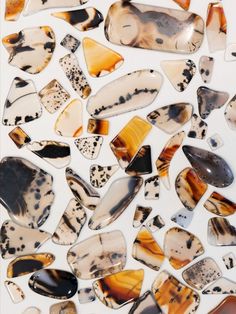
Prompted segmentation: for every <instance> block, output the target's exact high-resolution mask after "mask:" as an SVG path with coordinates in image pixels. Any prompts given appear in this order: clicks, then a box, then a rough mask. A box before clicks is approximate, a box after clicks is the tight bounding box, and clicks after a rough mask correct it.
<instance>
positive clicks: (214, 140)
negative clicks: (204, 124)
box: [207, 134, 224, 150]
mask: <svg viewBox="0 0 236 314" xmlns="http://www.w3.org/2000/svg"><path fill="white" fill-rule="evenodd" d="M207 143H208V145H209V146H210V149H211V150H216V149H218V148H220V147H222V146H223V145H224V142H223V140H222V138H221V136H220V135H219V134H214V135H212V136H211V137H209V138H208V139H207Z"/></svg>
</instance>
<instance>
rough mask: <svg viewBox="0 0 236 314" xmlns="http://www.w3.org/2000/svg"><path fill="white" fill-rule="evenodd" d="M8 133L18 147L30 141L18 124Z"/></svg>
mask: <svg viewBox="0 0 236 314" xmlns="http://www.w3.org/2000/svg"><path fill="white" fill-rule="evenodd" d="M8 135H9V137H10V138H11V140H12V141H13V142H14V143H15V144H16V146H17V147H18V148H22V147H24V146H25V145H26V144H28V143H29V142H30V141H31V138H30V137H29V135H28V134H27V133H25V131H24V130H22V128H21V127H19V126H17V127H16V128H14V129H13V130H12V131H11V132H10V133H9V134H8Z"/></svg>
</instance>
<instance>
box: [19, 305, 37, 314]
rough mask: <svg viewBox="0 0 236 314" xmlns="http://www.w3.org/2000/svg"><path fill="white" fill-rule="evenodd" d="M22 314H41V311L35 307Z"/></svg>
mask: <svg viewBox="0 0 236 314" xmlns="http://www.w3.org/2000/svg"><path fill="white" fill-rule="evenodd" d="M22 314H41V310H40V309H39V308H37V307H35V306H30V307H28V308H27V309H25V310H24V312H22Z"/></svg>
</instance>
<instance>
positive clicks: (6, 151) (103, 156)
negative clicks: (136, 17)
mask: <svg viewBox="0 0 236 314" xmlns="http://www.w3.org/2000/svg"><path fill="white" fill-rule="evenodd" d="M3 2H4V1H1V20H2V28H1V35H2V37H3V36H5V35H8V34H10V33H14V32H18V31H20V30H21V29H23V28H25V27H34V26H42V25H50V26H51V27H52V28H53V30H54V31H55V33H56V40H57V46H56V51H55V53H54V55H53V58H52V61H51V62H50V64H49V66H48V67H47V68H46V69H45V70H44V71H43V72H42V73H40V74H37V75H30V74H27V73H23V72H22V71H20V70H19V69H17V68H14V67H12V66H10V65H8V63H7V59H8V54H7V53H6V51H5V49H4V47H2V46H1V58H0V61H1V74H2V75H1V83H2V86H1V113H2V110H3V106H4V101H5V99H6V97H7V93H8V90H9V87H10V84H11V82H12V79H13V78H14V77H15V76H21V77H22V78H24V79H33V80H34V82H35V84H36V87H37V90H38V91H39V90H41V88H42V87H44V86H45V85H46V84H47V83H48V82H49V81H50V80H52V79H54V78H56V79H58V80H59V81H60V82H61V83H62V84H63V86H64V87H65V88H66V89H67V90H68V91H69V92H70V94H71V96H72V98H71V99H73V98H77V97H78V96H77V94H76V93H75V92H74V91H73V90H72V88H71V86H70V84H69V82H68V81H67V79H66V77H65V75H64V73H63V71H62V69H61V68H60V66H59V64H58V60H59V58H60V57H62V56H64V55H65V54H67V53H68V52H67V51H66V50H65V49H64V48H63V47H61V46H60V44H59V43H60V41H61V40H62V39H63V37H64V36H65V35H66V34H67V33H70V34H72V35H74V36H75V37H77V38H79V39H80V40H82V38H83V37H84V36H89V37H91V38H93V39H95V40H97V41H99V42H102V43H104V44H106V45H107V46H109V47H111V48H113V49H114V50H116V51H118V52H119V53H121V54H122V55H123V56H124V58H125V62H124V64H123V66H122V67H121V68H119V69H118V70H117V71H115V72H114V73H112V74H110V75H108V76H106V77H103V78H91V77H90V76H89V74H88V73H87V69H86V65H85V61H84V56H83V51H82V47H80V48H79V49H78V51H77V52H76V55H77V57H78V59H79V63H80V65H81V67H82V68H83V70H84V72H85V73H86V75H87V77H88V80H89V83H90V84H91V86H92V90H93V92H92V93H93V94H94V93H96V92H97V91H98V90H99V88H101V87H102V86H104V85H105V84H106V83H108V82H110V81H112V80H113V79H115V78H118V77H120V76H121V75H124V74H126V73H128V72H130V71H133V70H138V69H143V68H153V69H155V70H159V71H160V72H162V71H161V69H160V61H161V60H171V59H172V60H175V59H181V58H189V57H190V58H191V59H192V60H194V61H195V63H196V64H197V65H198V61H199V57H200V56H202V55H211V56H213V57H214V58H215V61H216V62H215V68H214V75H213V79H212V82H211V84H210V85H209V87H211V88H213V89H217V90H222V91H227V92H228V93H229V94H230V97H233V96H234V94H235V93H236V82H235V73H236V62H235V63H227V62H225V61H224V53H223V52H218V53H214V54H209V51H208V46H207V40H206V37H205V39H204V42H203V45H202V47H201V48H200V49H199V51H198V52H197V53H195V54H194V55H190V56H187V55H186V56H185V55H182V56H181V55H176V54H169V53H161V52H155V51H148V50H140V49H133V48H126V47H119V46H114V45H112V44H110V43H109V42H107V41H106V39H105V36H104V32H103V26H104V24H101V25H100V27H99V28H97V29H95V30H92V31H88V32H84V33H81V32H79V31H78V30H76V29H75V28H73V27H72V26H71V25H69V24H68V23H66V22H65V21H62V20H59V19H57V18H54V17H52V16H51V15H50V12H54V11H56V10H47V11H42V12H40V13H38V14H35V15H32V16H29V17H21V18H20V19H19V20H18V21H17V22H4V18H3V15H4V3H3ZM140 2H142V3H146V4H153V5H155V4H158V5H160V6H167V7H172V8H178V6H177V5H176V4H175V3H174V2H173V1H171V0H159V1H155V0H142V1H140ZM112 3H113V0H105V1H97V0H90V1H89V3H88V5H89V6H95V7H96V8H98V9H99V10H100V11H101V12H102V13H103V14H104V17H105V16H106V14H107V11H108V8H109V6H110V5H111V4H112ZM223 4H224V6H225V11H226V14H227V19H228V31H229V32H228V43H234V42H236V19H235V9H236V5H235V1H234V0H225V1H223ZM207 5H208V1H206V0H201V1H199V0H192V4H191V7H190V10H191V11H193V12H196V13H198V14H200V15H201V16H202V17H203V18H204V19H205V17H206V10H207ZM63 10H64V9H62V10H61V9H58V10H57V11H63ZM200 85H202V81H201V78H200V75H199V73H197V74H196V75H195V77H194V79H193V81H192V82H191V84H190V85H189V87H188V88H187V90H186V91H185V92H183V93H178V92H177V91H175V89H174V88H173V87H172V85H171V84H170V82H169V81H168V79H167V78H165V79H164V84H163V87H162V89H161V92H160V94H159V96H158V98H157V99H156V100H155V102H154V103H153V104H152V105H150V106H149V107H147V108H144V109H141V110H139V111H137V112H131V113H127V114H124V115H122V116H118V117H114V118H111V119H110V125H111V127H110V132H109V136H107V137H104V139H105V140H104V145H103V147H102V150H101V153H100V155H99V158H98V159H97V160H96V161H95V163H98V164H101V165H111V164H115V163H116V159H115V157H114V155H113V154H112V152H111V150H110V149H109V145H108V143H109V141H110V140H111V139H112V138H113V137H114V136H115V135H116V134H117V132H118V131H119V130H120V129H121V128H122V127H123V126H124V125H125V124H126V123H127V122H128V121H129V120H130V119H131V117H132V116H133V115H139V116H141V117H144V118H145V116H146V115H147V114H148V113H149V112H151V111H152V110H154V109H156V108H159V107H162V106H163V105H168V104H170V103H174V102H181V101H185V102H190V103H192V104H193V106H194V108H195V112H196V113H198V109H197V97H196V90H197V88H198V87H199V86H200ZM114 92H115V91H114ZM83 103H84V112H83V115H84V133H83V136H86V135H87V134H86V127H87V120H88V117H89V116H88V114H87V112H86V109H85V106H86V101H84V102H83ZM63 108H64V107H63ZM224 110H225V107H224V108H221V109H220V110H216V111H214V112H213V113H212V114H211V115H210V117H209V118H208V119H207V123H208V124H209V129H208V133H207V137H209V136H211V135H213V134H215V133H218V134H220V136H221V137H222V138H223V141H224V146H223V147H222V148H220V149H219V150H218V151H217V153H218V154H219V155H221V156H222V157H224V158H225V159H226V160H227V162H228V163H229V164H230V165H231V167H232V169H233V171H234V173H235V174H236V149H235V143H236V142H235V141H236V133H235V132H234V131H232V130H230V129H229V127H228V125H227V124H226V121H225V119H224ZM58 114H59V112H58V113H55V114H54V115H50V114H49V113H48V112H46V110H43V115H42V117H41V118H40V119H38V120H35V121H33V122H31V123H28V124H25V125H23V126H22V127H23V129H24V130H25V131H26V132H27V133H28V134H29V135H30V136H31V138H32V139H33V140H43V139H45V140H50V139H51V140H58V141H65V142H67V143H69V144H70V145H71V150H72V161H71V164H70V166H71V167H72V168H73V169H74V170H75V171H77V172H78V174H79V175H81V176H82V177H83V178H85V179H86V180H87V181H89V167H90V165H91V164H92V163H93V162H92V161H89V160H86V159H85V158H83V157H82V155H81V154H80V153H79V152H78V150H77V149H76V147H75V145H74V144H73V141H74V140H73V139H70V138H61V137H59V136H57V135H56V134H55V132H54V123H55V120H56V119H57V116H58ZM189 128H190V123H188V124H187V125H186V126H185V127H184V130H186V131H188V130H189ZM11 129H12V128H11V127H5V126H4V127H3V126H2V125H1V144H2V145H1V157H4V156H20V157H25V158H26V159H29V160H30V161H32V162H33V163H35V164H36V165H38V166H40V167H42V168H43V169H44V170H46V171H48V172H49V173H51V174H52V175H53V176H54V191H55V193H56V198H55V202H54V204H53V206H52V209H51V215H50V217H49V219H48V220H47V222H46V223H45V224H44V225H43V226H42V229H43V230H46V231H49V232H51V233H53V232H54V230H55V228H56V226H57V223H58V221H59V219H60V217H61V215H62V213H63V211H64V210H65V208H66V205H67V203H68V202H69V200H70V199H71V198H72V193H71V191H70V190H69V188H68V186H67V183H66V180H65V174H64V169H61V170H56V169H55V168H54V167H52V166H51V165H49V164H47V163H46V162H44V161H43V160H41V159H40V158H38V157H37V156H36V155H34V154H33V153H31V152H29V151H28V150H27V149H26V148H23V149H21V150H18V149H17V147H16V146H15V144H14V143H13V142H12V141H11V140H10V139H9V137H8V133H9V132H10V131H11ZM169 137H170V136H168V135H167V134H165V133H164V132H162V131H161V130H159V129H157V128H155V127H153V129H152V131H151V132H150V134H149V136H148V137H147V138H146V140H145V142H144V144H150V145H151V146H152V159H153V170H154V172H153V174H154V173H155V172H156V169H155V160H156V159H157V157H158V155H159V153H160V152H161V150H162V148H163V146H164V145H165V143H166V142H167V140H168V139H169ZM184 144H191V145H196V146H198V147H202V148H206V149H209V147H208V144H207V143H206V141H201V140H196V139H190V138H186V139H185V141H184ZM186 166H189V163H188V161H187V159H186V158H185V156H184V154H183V153H182V150H181V149H180V150H179V151H178V152H177V154H176V156H175V157H174V159H173V161H172V163H171V168H170V176H171V178H170V179H171V190H170V191H167V190H166V189H165V188H164V186H163V185H161V192H160V199H159V200H158V201H145V200H144V197H143V189H142V190H141V191H140V193H139V194H138V196H137V197H136V198H135V200H134V201H133V202H132V203H131V205H130V206H129V207H128V208H127V210H126V211H125V212H124V213H123V214H122V215H121V216H120V217H119V218H118V219H117V220H116V221H115V222H114V223H112V224H111V225H110V226H108V227H106V228H105V229H103V230H101V232H103V231H104V232H105V231H111V230H116V229H120V230H122V231H123V233H124V235H125V238H126V241H127V247H128V252H127V255H128V259H127V264H126V269H138V268H143V269H144V270H145V280H144V283H143V289H142V293H143V292H145V291H146V290H147V289H150V288H151V285H152V282H153V281H154V279H155V277H156V276H157V272H156V271H153V270H151V269H149V268H147V267H145V266H144V265H142V264H140V263H139V262H137V261H135V260H134V259H133V258H132V257H131V249H132V243H133V241H134V238H135V236H136V234H137V232H138V230H137V229H134V228H133V227H132V219H133V214H134V210H135V207H136V205H137V204H140V205H150V206H152V207H153V212H152V213H151V216H150V217H153V216H155V215H156V214H160V215H161V216H162V217H163V219H164V221H165V222H166V226H165V227H164V228H163V229H162V230H160V231H158V232H157V233H155V238H156V240H157V242H158V243H159V244H160V245H161V246H162V247H163V238H164V234H165V232H166V231H167V230H168V229H169V228H171V227H173V226H176V224H174V223H173V222H172V221H171V220H170V217H171V216H172V215H173V214H174V213H175V212H176V211H177V210H179V209H181V208H182V207H183V206H182V204H181V202H180V201H179V199H178V197H177V195H176V192H175V188H174V182H175V178H176V176H177V174H178V173H179V172H180V171H181V170H182V169H183V168H185V167H186ZM123 175H124V172H123V171H122V170H119V171H118V172H117V173H116V175H115V176H114V177H113V178H112V180H115V179H117V178H119V177H122V176H123ZM149 176H150V175H149ZM112 180H111V181H112ZM111 181H110V183H111ZM108 187H109V183H108V184H107V185H106V186H105V187H104V188H103V189H101V190H100V193H101V195H104V193H105V192H106V190H107V189H108ZM213 190H217V191H219V192H221V193H222V194H223V195H225V196H226V197H228V198H230V199H232V200H234V201H236V195H235V183H234V184H232V185H231V186H230V187H228V188H225V189H222V190H220V189H214V188H213V187H211V186H209V188H208V191H207V192H206V193H205V195H204V197H203V198H202V200H201V201H200V202H199V204H198V206H197V207H196V208H195V210H194V214H195V216H194V219H193V222H192V223H191V225H190V226H189V228H188V230H189V231H191V232H192V233H194V234H195V235H197V236H198V237H199V238H200V239H201V241H202V243H203V244H204V248H205V254H204V255H202V256H201V257H200V258H198V259H197V260H199V259H201V258H203V257H207V256H211V257H213V258H214V259H215V260H217V262H218V264H219V266H220V268H221V270H222V272H223V275H224V276H226V277H228V278H231V279H235V280H236V274H235V269H234V270H233V269H232V270H226V268H225V266H224V264H223V261H222V256H223V255H224V254H226V253H228V252H231V251H234V253H235V254H236V249H235V248H234V247H213V246H210V245H208V243H207V222H208V219H209V218H210V217H212V216H213V215H212V214H211V213H209V212H207V211H206V210H205V208H204V207H203V203H204V201H205V200H206V198H207V197H208V196H209V195H210V193H211V192H212V191H213ZM111 197H112V195H111ZM87 214H88V218H89V217H90V216H91V212H90V211H89V210H87ZM1 219H2V221H4V220H5V219H8V215H7V212H6V211H5V209H1ZM229 220H230V222H231V223H232V224H234V225H236V216H235V215H234V216H233V217H229ZM93 234H95V232H94V231H91V230H89V229H88V227H87V225H86V226H85V227H84V229H83V230H82V232H81V235H80V238H79V241H81V240H83V239H86V238H87V237H89V236H91V235H93ZM114 241H115V239H114ZM68 249H69V247H63V246H58V245H55V244H53V243H52V242H51V240H49V241H48V242H47V243H46V244H44V245H43V246H42V247H41V248H40V250H39V252H52V253H53V254H55V255H56V261H55V262H54V264H53V265H52V267H55V268H59V269H65V270H70V269H69V266H68V264H67V261H66V253H67V250H68ZM197 260H195V262H196V261H197ZM8 263H9V260H4V261H1V303H0V304H1V305H0V306H1V314H10V313H15V314H18V313H19V314H20V313H22V311H23V310H24V309H26V308H27V307H28V306H37V307H39V308H40V309H41V311H42V313H43V314H47V313H49V307H50V305H52V304H54V303H56V302H57V300H54V299H50V298H46V297H43V296H40V295H38V294H36V293H34V292H33V291H32V290H30V289H29V288H28V284H27V282H28V278H29V277H30V275H28V276H23V277H19V278H16V279H15V282H16V283H17V284H19V285H20V286H21V287H22V289H23V290H24V292H25V294H26V299H25V300H24V301H23V302H22V303H20V304H17V305H14V304H13V303H12V302H11V300H10V298H9V296H8V294H7V292H6V290H5V287H4V286H3V281H4V280H5V279H6V269H7V265H8ZM161 269H167V270H168V271H170V272H171V273H172V274H173V275H175V276H176V277H177V278H178V279H180V280H181V281H183V280H182V278H181V274H182V271H183V269H181V270H179V271H175V270H174V269H173V268H172V267H171V266H170V264H169V262H168V260H167V259H166V260H165V262H164V263H163V265H162V267H161ZM91 284H92V281H82V280H79V286H80V287H88V286H91ZM200 297H201V305H200V307H199V310H198V311H197V313H198V314H206V313H208V312H209V311H210V310H211V309H212V308H214V307H215V306H216V305H217V304H218V303H219V302H220V301H221V300H222V299H223V298H224V296H211V295H209V296H203V295H200ZM73 300H74V301H75V303H76V305H77V308H78V312H79V313H80V314H107V313H113V312H114V313H115V312H116V313H117V314H127V313H128V311H129V308H130V307H131V305H127V306H125V307H123V308H121V309H119V310H117V311H113V310H111V309H109V308H106V307H105V306H104V305H103V304H102V303H101V302H100V301H96V302H94V303H90V304H85V305H80V304H79V302H78V299H77V295H75V296H74V297H73Z"/></svg>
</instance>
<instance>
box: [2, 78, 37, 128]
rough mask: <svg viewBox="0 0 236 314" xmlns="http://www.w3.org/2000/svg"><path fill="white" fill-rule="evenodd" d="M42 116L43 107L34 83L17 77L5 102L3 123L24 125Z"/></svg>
mask: <svg viewBox="0 0 236 314" xmlns="http://www.w3.org/2000/svg"><path fill="white" fill-rule="evenodd" d="M41 115H42V106H41V103H40V100H39V97H38V95H37V91H36V88H35V85H34V83H33V81H31V80H23V79H22V78H20V77H15V78H14V80H13V81H12V84H11V87H10V90H9V92H8V95H7V99H6V101H5V107H4V112H3V118H2V123H3V124H4V125H7V126H14V125H19V124H24V123H27V122H30V121H33V120H35V119H38V118H40V117H41Z"/></svg>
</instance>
